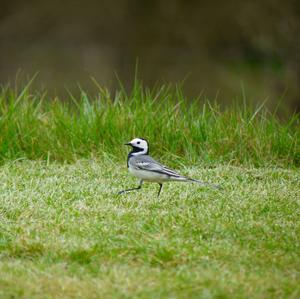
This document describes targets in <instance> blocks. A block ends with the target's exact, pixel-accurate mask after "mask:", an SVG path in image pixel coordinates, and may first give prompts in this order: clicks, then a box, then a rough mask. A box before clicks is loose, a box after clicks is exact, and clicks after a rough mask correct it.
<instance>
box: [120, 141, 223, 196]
mask: <svg viewBox="0 0 300 299" xmlns="http://www.w3.org/2000/svg"><path fill="white" fill-rule="evenodd" d="M125 145H129V146H131V147H132V150H131V151H130V152H129V154H128V157H127V168H128V171H129V173H130V174H132V175H133V176H135V177H137V178H138V179H140V183H139V185H138V186H137V187H135V188H130V189H125V190H122V191H119V192H118V194H119V195H120V194H123V193H126V192H129V191H134V190H140V189H141V188H142V185H143V182H152V183H157V184H159V190H158V194H157V197H159V195H160V193H161V190H162V186H163V183H165V182H170V181H176V182H193V183H197V184H200V185H202V186H210V187H212V188H214V189H221V187H220V186H219V185H214V184H210V183H206V182H201V181H198V180H196V179H192V178H188V177H185V176H182V175H180V174H179V173H178V172H176V171H175V170H173V169H170V168H168V167H167V166H165V165H163V164H161V163H159V162H157V161H156V160H154V159H153V158H152V157H151V156H150V155H149V144H148V141H147V140H146V139H144V138H134V139H132V140H131V141H130V142H128V143H125Z"/></svg>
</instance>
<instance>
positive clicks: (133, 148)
mask: <svg viewBox="0 0 300 299" xmlns="http://www.w3.org/2000/svg"><path fill="white" fill-rule="evenodd" d="M143 150H144V149H143V148H140V147H136V146H133V147H132V150H131V151H130V152H129V154H128V156H127V167H129V164H128V161H129V159H130V158H131V157H132V156H134V155H133V154H135V153H139V152H142V151H143ZM144 155H149V147H148V149H147V152H146V153H145V154H144Z"/></svg>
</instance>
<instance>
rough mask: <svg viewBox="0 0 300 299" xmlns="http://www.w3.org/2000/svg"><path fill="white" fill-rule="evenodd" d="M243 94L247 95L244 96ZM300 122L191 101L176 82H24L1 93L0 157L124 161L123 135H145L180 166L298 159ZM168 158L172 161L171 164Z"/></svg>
mask: <svg viewBox="0 0 300 299" xmlns="http://www.w3.org/2000/svg"><path fill="white" fill-rule="evenodd" d="M244 101H246V99H245V96H244ZM299 127H300V123H299V116H298V115H293V116H290V117H289V118H287V119H286V120H285V121H280V120H279V119H278V117H277V116H276V114H274V113H273V114H272V113H270V112H268V111H267V109H266V108H264V106H263V105H262V106H260V107H257V108H251V107H249V106H247V105H246V104H245V105H243V106H242V107H241V106H240V105H236V106H233V107H228V108H227V109H223V110H222V109H221V108H220V107H219V106H218V105H217V104H216V103H215V104H211V103H210V102H209V101H207V100H206V99H202V98H199V99H198V100H194V101H189V100H188V99H186V98H185V97H184V95H183V94H182V92H181V91H180V90H179V89H173V90H172V89H170V88H169V87H164V86H162V87H161V88H156V89H154V90H147V89H143V88H142V86H141V85H140V84H138V83H135V85H134V88H133V91H132V93H131V94H126V92H125V91H124V90H121V91H119V92H116V94H115V95H111V94H110V93H109V91H107V90H106V89H103V88H101V87H99V93H98V95H97V96H95V97H89V96H88V95H87V94H86V93H85V92H84V91H82V94H81V98H80V99H75V98H74V97H73V96H72V95H70V98H69V100H64V99H62V100H59V99H56V98H54V99H51V98H50V99H49V98H47V96H46V95H45V94H41V93H39V92H38V91H30V82H29V84H28V85H27V86H26V87H25V88H23V89H22V90H20V91H18V89H17V88H14V89H13V88H9V87H7V88H2V91H1V92H0V132H1V134H0V162H2V163H3V162H5V161H7V160H14V159H23V158H27V159H34V160H36V159H42V160H47V161H53V160H54V161H62V162H63V161H67V162H74V161H76V160H77V159H81V158H91V157H102V158H107V157H109V158H111V159H117V160H119V161H122V160H123V159H124V157H125V155H124V148H123V147H122V146H121V145H122V144H123V143H124V142H127V141H128V140H131V139H132V137H134V136H135V137H144V138H147V139H149V141H150V144H151V146H152V148H155V152H156V153H157V155H160V156H162V157H163V159H164V158H165V159H168V160H171V161H172V162H171V163H172V164H174V165H176V166H179V165H180V164H182V163H183V162H185V163H188V164H195V163H205V164H207V165H208V164H210V165H218V164H220V163H231V164H232V165H240V164H244V165H245V164H251V165H255V166H266V165H270V164H272V165H274V164H276V165H278V166H299V165H300V142H299V140H300V138H299V137H300V130H299ZM174 165H171V166H174Z"/></svg>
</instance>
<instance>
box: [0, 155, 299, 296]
mask: <svg viewBox="0 0 300 299" xmlns="http://www.w3.org/2000/svg"><path fill="white" fill-rule="evenodd" d="M115 167H118V166H117V165H115V164H110V163H106V164H105V163H103V161H93V160H90V161H88V160H86V161H78V162H76V163H74V164H70V165H62V164H56V163H53V164H51V165H48V166H47V165H46V163H45V162H30V161H22V162H13V163H6V164H5V165H4V166H2V167H1V170H0V175H1V185H0V188H1V190H0V202H1V222H0V225H1V230H0V234H1V235H0V236H1V243H0V248H1V261H0V272H1V276H0V298H96V297H99V298H100V297H101V298H116V297H119V298H124V297H125V298H133V297H139V298H164V297H168V298H170V297H177V298H187V297H200V298H299V296H300V284H299V280H300V275H299V270H300V242H299V241H300V240H299V236H300V226H299V224H300V223H299V215H300V207H299V195H300V191H299V180H300V175H299V171H298V170H296V169H295V170H292V169H282V168H276V167H274V168H259V169H257V168H253V167H247V168H245V167H237V166H217V167H215V168H201V169H200V168H198V167H192V168H186V169H182V172H183V173H185V174H188V175H190V176H193V177H196V178H199V179H203V180H207V181H211V182H217V183H220V184H222V185H223V187H224V190H223V191H221V192H219V191H215V190H211V189H207V188H199V186H197V185H195V184H190V185H186V184H179V183H177V184H176V183H170V184H169V185H168V184H166V185H165V187H164V189H163V192H162V195H161V198H159V199H157V197H156V193H157V186H153V185H150V184H149V185H145V188H144V189H143V190H141V191H140V192H137V193H131V194H128V195H126V196H117V195H116V193H117V191H119V190H120V188H122V187H124V186H125V187H129V186H133V185H134V184H136V182H135V180H133V179H128V178H127V173H126V167H125V165H124V168H123V169H121V171H116V169H115Z"/></svg>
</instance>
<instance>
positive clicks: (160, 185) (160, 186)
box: [157, 183, 162, 197]
mask: <svg viewBox="0 0 300 299" xmlns="http://www.w3.org/2000/svg"><path fill="white" fill-rule="evenodd" d="M158 185H159V190H158V194H157V197H159V194H160V191H161V188H162V184H161V183H158Z"/></svg>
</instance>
